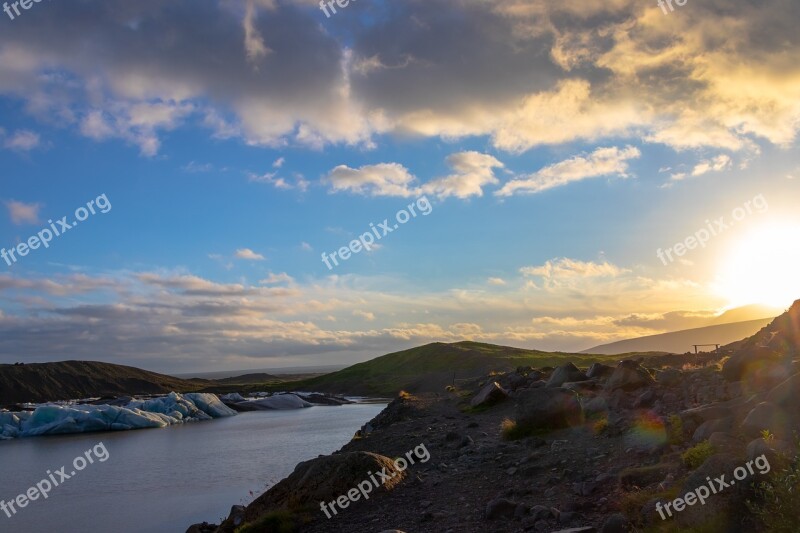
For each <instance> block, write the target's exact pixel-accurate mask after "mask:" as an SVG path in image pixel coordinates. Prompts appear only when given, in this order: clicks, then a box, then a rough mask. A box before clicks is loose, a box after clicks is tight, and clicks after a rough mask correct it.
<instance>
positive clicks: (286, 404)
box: [241, 394, 312, 409]
mask: <svg viewBox="0 0 800 533" xmlns="http://www.w3.org/2000/svg"><path fill="white" fill-rule="evenodd" d="M241 403H243V404H244V405H247V406H252V407H255V408H257V409H302V408H304V407H312V404H310V403H308V402H307V401H305V400H304V399H302V398H300V397H299V396H296V395H294V394H277V395H275V396H270V397H269V398H262V399H260V400H252V401H249V402H241Z"/></svg>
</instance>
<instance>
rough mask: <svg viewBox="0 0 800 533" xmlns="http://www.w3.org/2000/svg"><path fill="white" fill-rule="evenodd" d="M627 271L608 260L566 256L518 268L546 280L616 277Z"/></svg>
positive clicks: (627, 271)
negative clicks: (576, 258)
mask: <svg viewBox="0 0 800 533" xmlns="http://www.w3.org/2000/svg"><path fill="white" fill-rule="evenodd" d="M629 272H630V270H627V269H624V268H620V267H618V266H616V265H613V264H611V263H609V262H608V261H603V262H602V263H595V262H593V261H579V260H575V259H569V258H567V257H563V258H561V259H553V260H550V261H546V262H545V264H543V265H541V266H536V267H522V268H521V269H520V273H522V274H523V275H525V276H537V277H541V278H545V279H547V280H559V279H567V278H593V277H616V276H619V275H622V274H627V273H629Z"/></svg>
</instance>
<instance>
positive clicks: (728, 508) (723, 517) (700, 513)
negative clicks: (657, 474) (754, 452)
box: [673, 453, 748, 531]
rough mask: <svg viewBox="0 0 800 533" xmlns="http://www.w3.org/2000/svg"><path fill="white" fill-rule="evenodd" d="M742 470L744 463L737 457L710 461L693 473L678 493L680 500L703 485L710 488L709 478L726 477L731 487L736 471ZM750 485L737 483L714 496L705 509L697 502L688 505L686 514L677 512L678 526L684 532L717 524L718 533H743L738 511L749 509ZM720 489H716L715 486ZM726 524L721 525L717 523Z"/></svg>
mask: <svg viewBox="0 0 800 533" xmlns="http://www.w3.org/2000/svg"><path fill="white" fill-rule="evenodd" d="M740 466H742V460H741V458H739V457H736V456H734V455H730V454H725V453H720V454H715V455H712V456H711V457H709V458H708V459H707V460H706V462H705V463H703V464H702V465H701V466H700V467H699V468H697V470H695V471H694V472H692V473H691V474H690V475H689V477H688V478H686V482H685V483H684V484H683V487H682V488H681V490H680V491H678V496H679V497H681V498H683V496H684V495H685V494H686V493H687V492H689V491H694V490H695V489H696V488H698V487H700V486H701V485H705V486H706V488H708V480H707V479H706V478H712V479H716V478H718V477H719V476H721V475H724V476H725V480H724V481H726V482H728V483H730V481H731V480H732V479H733V471H734V470H735V469H736V468H738V467H740ZM747 485H748V484H747V483H737V484H735V485H731V486H729V487H727V488H724V489H723V490H720V491H718V492H717V493H716V494H712V495H710V497H709V498H707V499H706V501H705V505H701V504H700V502H695V504H694V505H691V506H689V505H687V506H686V507H685V508H684V509H683V511H680V512H677V513H676V512H673V516H674V519H675V521H676V522H677V524H678V525H680V526H681V527H682V528H684V529H691V528H698V529H699V528H701V527H703V526H704V525H705V526H708V523H709V522H711V521H713V523H714V525H715V526H716V529H715V531H741V526H740V525H739V524H738V511H739V510H740V509H742V508H744V507H745V500H746V497H747ZM715 486H716V485H715ZM718 520H719V521H721V522H723V523H719V522H717V521H718Z"/></svg>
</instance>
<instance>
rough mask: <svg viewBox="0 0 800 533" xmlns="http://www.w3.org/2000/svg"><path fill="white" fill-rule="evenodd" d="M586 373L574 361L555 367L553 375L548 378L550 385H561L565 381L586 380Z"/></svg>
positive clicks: (548, 384)
mask: <svg viewBox="0 0 800 533" xmlns="http://www.w3.org/2000/svg"><path fill="white" fill-rule="evenodd" d="M587 379H589V378H588V377H586V374H584V373H583V372H581V371H580V370H578V367H576V366H575V365H573V364H572V363H567V364H565V365H562V366H560V367H558V368H556V369H555V371H554V372H553V375H552V376H550V379H549V380H547V386H548V387H560V386H562V385H563V384H564V383H567V382H573V381H586V380H587Z"/></svg>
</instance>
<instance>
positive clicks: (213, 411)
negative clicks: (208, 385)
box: [185, 392, 236, 418]
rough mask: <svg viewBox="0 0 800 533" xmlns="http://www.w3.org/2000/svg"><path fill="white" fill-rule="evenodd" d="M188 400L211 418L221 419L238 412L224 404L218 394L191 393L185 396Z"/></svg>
mask: <svg viewBox="0 0 800 533" xmlns="http://www.w3.org/2000/svg"><path fill="white" fill-rule="evenodd" d="M185 397H186V399H188V400H191V401H192V402H194V404H195V405H196V406H197V408H198V409H202V410H203V411H205V412H206V413H207V414H208V415H209V416H212V417H214V418H221V417H223V416H233V415H235V414H236V411H234V410H233V409H231V408H230V407H228V406H227V405H225V404H224V403H222V401H220V399H219V398H217V395H216V394H209V393H203V392H190V393H187V394H186V395H185Z"/></svg>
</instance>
